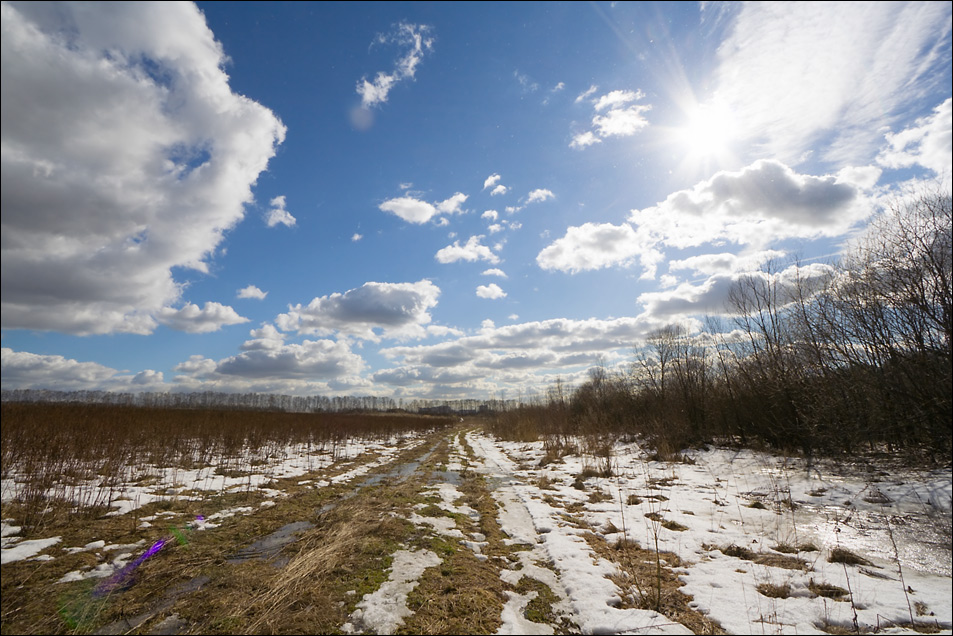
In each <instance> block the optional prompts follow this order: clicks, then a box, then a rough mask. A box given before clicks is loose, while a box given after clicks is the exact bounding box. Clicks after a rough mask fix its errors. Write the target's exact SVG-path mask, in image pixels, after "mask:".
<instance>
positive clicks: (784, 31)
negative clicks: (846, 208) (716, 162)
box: [713, 2, 950, 165]
mask: <svg viewBox="0 0 953 636" xmlns="http://www.w3.org/2000/svg"><path fill="white" fill-rule="evenodd" d="M949 25H950V7H949V3H945V2H909V3H890V2H881V3H859V4H856V3H845V2H804V3H784V4H780V3H743V4H739V5H737V12H736V14H735V15H734V19H733V27H732V29H731V32H730V34H729V36H728V37H727V39H726V40H725V41H724V42H723V43H722V44H721V46H720V47H719V48H718V65H717V70H716V72H715V75H714V91H713V92H714V93H715V94H717V96H718V99H719V100H720V101H721V102H722V103H723V104H724V105H725V106H726V107H727V108H729V109H730V110H731V112H733V113H734V114H735V118H736V121H737V122H738V123H739V124H740V127H739V130H738V134H739V135H740V136H741V137H743V138H745V139H747V140H748V141H749V142H752V143H755V144H756V145H757V146H759V147H760V148H761V149H762V150H763V151H764V152H767V153H770V155H771V156H773V157H775V158H777V159H779V160H780V161H784V162H787V163H790V164H792V165H797V163H799V162H800V161H802V160H803V159H804V158H806V157H808V156H810V155H811V148H812V147H813V145H814V144H815V143H816V142H817V141H818V140H819V139H820V138H821V137H824V138H825V142H824V145H823V148H825V150H824V151H823V156H822V157H821V158H822V159H825V160H827V161H834V162H841V163H843V162H851V161H865V160H866V157H867V156H869V154H870V153H871V152H872V151H875V150H876V149H877V148H878V147H879V146H880V145H881V143H882V141H883V133H882V125H883V121H884V117H885V116H886V118H887V119H888V120H889V119H890V118H892V117H894V116H896V114H897V112H898V109H899V108H900V107H901V106H903V105H905V104H909V103H910V102H911V100H916V99H919V98H921V97H923V96H925V95H927V94H928V92H929V91H930V90H932V89H934V88H936V86H935V85H934V83H933V82H932V81H930V80H929V79H926V78H927V77H929V76H928V75H927V73H929V72H931V70H932V69H933V68H934V67H935V66H936V65H942V64H946V65H947V66H948V65H949V63H950V60H949V56H950V53H949V48H950V26H949ZM858 33H862V34H864V35H863V37H858ZM831 60H836V61H837V63H836V64H832V63H831ZM818 69H824V72H822V73H819V72H818ZM933 77H937V76H936V75H933ZM946 81H947V82H948V80H946ZM947 165H948V161H947Z"/></svg>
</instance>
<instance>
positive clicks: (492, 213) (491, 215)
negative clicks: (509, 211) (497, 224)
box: [480, 210, 500, 221]
mask: <svg viewBox="0 0 953 636" xmlns="http://www.w3.org/2000/svg"><path fill="white" fill-rule="evenodd" d="M499 216H500V214H499V212H497V211H496V210H487V211H486V212H484V213H483V214H481V215H480V218H482V219H488V220H490V221H495V220H497V219H498V218H499Z"/></svg>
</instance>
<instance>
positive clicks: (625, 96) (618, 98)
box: [593, 90, 645, 112]
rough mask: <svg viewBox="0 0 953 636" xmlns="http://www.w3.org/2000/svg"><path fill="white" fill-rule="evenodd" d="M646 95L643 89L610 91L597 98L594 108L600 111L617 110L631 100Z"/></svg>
mask: <svg viewBox="0 0 953 636" xmlns="http://www.w3.org/2000/svg"><path fill="white" fill-rule="evenodd" d="M643 97H645V93H643V92H642V91H623V90H617V91H610V92H608V93H606V94H605V95H603V96H602V97H600V98H599V99H597V100H596V101H595V103H594V104H593V108H594V109H595V110H596V111H597V112H598V111H603V110H606V109H609V110H616V109H619V108H621V107H623V106H625V105H626V104H628V103H629V102H634V101H637V100H640V99H642V98H643Z"/></svg>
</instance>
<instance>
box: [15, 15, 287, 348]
mask: <svg viewBox="0 0 953 636" xmlns="http://www.w3.org/2000/svg"><path fill="white" fill-rule="evenodd" d="M0 10H2V34H3V37H2V42H0V47H2V55H0V59H2V62H0V63H2V82H3V88H4V94H3V95H4V97H3V118H4V121H3V128H2V145H3V153H2V159H0V180H2V188H0V205H2V209H3V231H4V250H3V268H2V274H0V277H2V316H3V324H2V326H3V328H5V329H18V328H26V329H35V330H57V331H61V332H65V333H71V334H79V335H85V334H105V333H115V332H128V333H139V334H148V333H151V332H152V331H153V330H154V329H155V327H156V325H157V324H158V323H159V322H161V321H164V322H171V323H172V324H173V325H179V324H180V323H181V320H180V318H183V316H184V315H180V314H176V312H177V311H186V310H185V309H182V310H174V309H171V306H172V305H174V304H176V303H177V302H178V301H179V300H180V296H181V294H182V289H183V287H182V284H181V283H180V282H178V281H177V280H176V279H175V277H174V276H173V271H172V270H173V269H174V268H190V269H193V270H197V271H200V272H206V271H208V263H207V259H208V258H209V256H210V255H212V254H214V253H215V251H216V248H217V246H218V245H219V243H220V242H221V241H222V239H223V234H224V232H225V231H226V230H228V229H229V228H231V227H233V226H234V225H235V224H237V223H238V222H239V221H240V220H241V219H242V216H243V214H244V206H245V205H246V204H248V203H251V202H252V200H253V199H252V193H251V186H252V185H253V184H254V183H255V181H256V179H257V178H258V175H259V174H260V173H261V172H262V171H263V170H264V169H265V168H266V166H267V164H268V161H269V160H270V159H271V157H272V156H273V155H274V153H275V149H276V146H277V145H278V144H280V143H281V142H282V141H283V140H284V136H285V127H284V125H283V124H282V123H281V121H280V120H279V119H278V118H277V117H276V116H275V115H274V114H273V113H272V112H271V111H270V110H268V109H267V108H265V107H263V106H261V105H260V104H258V103H256V102H254V101H252V100H250V99H248V98H246V97H243V96H241V95H238V94H236V93H234V92H232V90H231V89H230V88H229V85H228V76H227V75H226V74H225V73H224V72H223V71H222V68H223V66H224V64H225V59H226V58H225V56H224V54H223V52H222V47H221V45H220V44H219V43H218V42H217V41H216V40H215V38H214V37H213V35H212V32H211V31H210V30H209V28H208V26H207V25H206V23H205V19H204V17H203V15H202V13H201V11H199V9H198V8H197V7H196V6H195V5H193V4H189V3H183V4H179V3H155V4H150V3H129V4H116V5H109V6H108V7H107V6H106V5H99V4H82V3H80V4H72V5H67V4H62V5H55V6H54V5H45V4H42V3H21V4H16V5H13V4H8V3H4V4H3V5H2V9H0ZM172 34H175V35H174V37H173V36H172ZM207 307H208V306H207ZM188 311H191V310H188ZM199 313H200V314H201V312H199ZM212 313H215V312H214V311H213V312H212ZM160 319H161V320H160ZM219 319H221V320H224V321H225V322H224V323H223V324H227V320H228V318H227V317H226V316H225V315H224V313H222V312H219ZM212 322H214V321H212ZM212 322H208V323H205V324H212Z"/></svg>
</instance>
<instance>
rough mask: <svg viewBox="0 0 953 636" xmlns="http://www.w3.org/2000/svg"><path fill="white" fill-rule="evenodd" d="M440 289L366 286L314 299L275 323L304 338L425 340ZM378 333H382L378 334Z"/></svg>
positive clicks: (422, 282)
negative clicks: (339, 334) (306, 336)
mask: <svg viewBox="0 0 953 636" xmlns="http://www.w3.org/2000/svg"><path fill="white" fill-rule="evenodd" d="M439 295H440V288H439V287H437V286H436V285H434V284H433V283H432V282H430V281H429V280H426V279H425V280H420V281H417V282H416V283H364V284H363V285H362V286H360V287H358V288H356V289H351V290H349V291H347V292H345V293H343V294H341V293H334V294H331V295H329V296H320V297H318V298H315V299H313V300H312V301H311V302H310V303H309V304H308V305H306V306H304V305H295V306H293V307H290V308H289V311H288V313H285V314H280V315H279V316H278V317H277V318H276V320H275V323H276V324H277V326H278V327H279V328H280V329H282V330H283V331H297V332H298V333H301V334H306V335H307V334H317V335H330V334H332V333H334V332H338V333H341V334H345V335H350V336H354V337H357V338H362V339H364V340H370V341H373V342H379V341H380V339H381V337H382V336H383V337H387V338H422V337H424V336H426V332H425V329H424V325H426V324H428V323H429V322H430V320H431V317H430V313H428V312H429V310H430V309H432V308H433V307H435V306H436V305H437V296H439ZM376 330H381V332H382V333H380V334H379V333H378V332H377V331H376Z"/></svg>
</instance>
